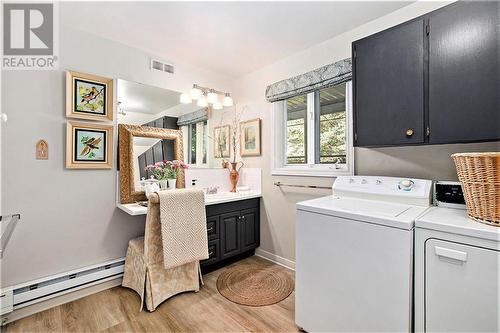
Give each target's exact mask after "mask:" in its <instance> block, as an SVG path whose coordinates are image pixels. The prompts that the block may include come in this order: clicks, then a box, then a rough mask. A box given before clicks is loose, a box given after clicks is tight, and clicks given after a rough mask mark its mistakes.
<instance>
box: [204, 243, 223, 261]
mask: <svg viewBox="0 0 500 333" xmlns="http://www.w3.org/2000/svg"><path fill="white" fill-rule="evenodd" d="M219 244H220V243H219V240H218V239H216V240H213V241H209V242H208V259H205V260H203V261H202V262H201V265H202V266H206V265H210V264H212V263H214V262H216V261H218V260H219V257H220V246H219Z"/></svg>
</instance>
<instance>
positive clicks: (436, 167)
mask: <svg viewBox="0 0 500 333" xmlns="http://www.w3.org/2000/svg"><path fill="white" fill-rule="evenodd" d="M445 4H446V3H438V2H418V3H415V4H411V5H409V6H407V7H404V8H402V9H400V10H398V11H395V12H393V13H391V14H388V15H386V16H384V17H381V18H379V19H377V20H374V21H372V22H369V23H367V24H365V25H363V26H360V27H358V28H356V29H353V30H351V31H348V32H346V33H344V34H342V35H339V36H337V37H335V38H333V39H330V40H328V41H325V42H323V43H321V44H317V45H315V46H313V47H311V48H309V49H307V50H305V51H303V52H300V53H298V54H295V55H293V56H291V57H288V58H286V59H283V60H281V61H279V62H276V63H274V64H272V65H270V66H267V67H265V68H262V69H260V70H258V71H256V72H253V73H251V74H248V75H246V76H244V77H242V78H240V79H239V80H237V81H236V84H235V95H236V100H237V102H238V103H239V104H245V105H247V107H248V109H247V113H246V115H245V119H252V118H257V117H258V118H262V138H263V140H262V142H263V147H262V156H261V157H251V158H244V159H243V160H244V162H245V165H246V166H250V167H261V168H262V169H263V173H262V181H263V200H262V214H261V249H262V250H264V251H267V252H270V253H272V254H274V255H277V256H280V257H283V258H286V259H289V260H295V203H296V202H298V201H301V200H305V199H311V198H313V197H316V196H321V195H327V194H329V191H327V190H307V189H306V190H297V189H290V188H288V189H287V188H282V189H280V188H278V187H276V186H274V185H273V182H275V181H282V182H283V183H292V184H314V185H323V186H330V185H331V184H332V183H333V178H308V177H273V176H271V159H272V156H271V144H272V142H271V133H272V131H273V129H272V128H271V112H272V105H271V103H268V102H266V100H265V89H266V86H267V85H269V84H271V83H274V82H276V81H279V80H282V79H286V78H289V77H291V76H294V75H298V74H302V73H305V72H307V71H310V70H313V69H316V68H318V67H321V66H323V65H326V64H329V63H332V62H335V61H338V60H341V59H344V58H348V57H350V56H351V43H352V42H353V41H355V40H357V39H360V38H362V37H365V36H368V35H371V34H373V33H375V32H378V31H381V30H383V29H386V28H389V27H391V26H394V25H397V24H399V23H402V22H404V21H407V20H409V19H412V18H415V17H417V16H420V15H422V14H425V13H427V12H429V11H432V10H435V9H437V8H439V7H441V6H444V5H445ZM466 150H499V148H498V143H485V144H470V145H448V146H432V147H409V148H404V147H403V148H402V147H397V148H384V149H355V170H356V173H358V174H366V175H392V176H406V177H423V178H431V179H455V178H456V174H455V169H454V166H453V162H452V161H451V159H450V158H449V156H450V154H451V153H452V152H458V151H466Z"/></svg>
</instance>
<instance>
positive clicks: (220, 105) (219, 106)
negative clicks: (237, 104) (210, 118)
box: [212, 101, 222, 110]
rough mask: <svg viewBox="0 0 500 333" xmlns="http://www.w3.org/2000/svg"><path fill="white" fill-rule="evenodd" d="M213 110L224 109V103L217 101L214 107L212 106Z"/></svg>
mask: <svg viewBox="0 0 500 333" xmlns="http://www.w3.org/2000/svg"><path fill="white" fill-rule="evenodd" d="M212 108H213V109H214V110H220V109H222V103H221V102H219V101H217V102H215V103H214V105H212Z"/></svg>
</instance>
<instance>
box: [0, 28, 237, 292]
mask: <svg viewBox="0 0 500 333" xmlns="http://www.w3.org/2000/svg"><path fill="white" fill-rule="evenodd" d="M149 56H150V55H149V54H148V53H145V52H143V51H140V50H137V49H133V48H130V47H127V46H125V45H122V44H119V43H116V42H112V41H109V40H105V39H102V38H99V37H96V36H93V35H89V34H87V33H83V32H79V31H76V30H74V29H71V28H69V27H61V29H60V70H59V71H5V72H2V75H3V82H2V83H3V85H2V109H3V112H5V113H7V114H8V115H9V121H8V123H7V124H5V125H4V126H3V128H2V133H1V135H2V148H3V150H2V154H3V156H2V189H1V190H2V192H1V202H2V203H1V204H2V208H3V211H2V213H3V214H12V213H20V214H21V221H20V223H19V224H18V226H17V229H16V230H15V232H14V234H13V235H12V238H11V240H10V243H9V245H8V247H7V251H6V253H5V256H4V258H3V260H2V261H1V268H2V272H1V274H2V275H1V286H9V285H13V284H18V283H21V282H25V281H28V280H32V279H36V278H40V277H43V276H47V275H52V274H55V273H58V272H62V271H67V270H71V269H76V268H79V267H84V266H87V265H91V264H96V263H100V262H104V261H108V260H111V259H115V258H120V257H124V256H125V251H126V246H127V242H128V241H129V239H131V238H134V237H136V236H139V235H141V234H143V233H144V217H131V216H128V215H127V214H125V213H123V212H122V211H120V210H118V209H116V208H115V195H116V191H115V188H116V187H115V186H116V179H115V178H116V159H115V168H113V169H112V170H67V169H65V167H64V158H65V140H66V135H65V126H66V125H65V124H66V117H65V110H64V106H65V96H64V91H65V78H64V72H63V70H65V69H71V70H77V71H81V72H86V73H92V74H97V75H101V76H106V77H112V78H122V79H126V80H130V81H137V82H140V83H145V84H149V85H153V86H158V87H163V88H167V89H171V90H176V91H185V90H187V89H189V88H190V87H191V86H192V84H193V83H194V82H196V83H199V84H201V85H208V86H213V87H217V88H218V89H221V90H227V91H231V90H232V81H231V80H229V79H228V78H227V77H225V76H223V75H218V74H216V73H212V72H208V71H205V70H201V69H198V68H194V67H191V66H188V65H186V64H182V63H179V62H175V65H176V69H175V75H173V76H172V75H167V74H164V73H159V72H151V71H150V70H149ZM41 138H43V139H46V140H47V142H48V144H49V160H48V161H37V160H35V158H34V157H35V156H34V154H35V143H36V141H37V140H39V139H41ZM115 141H116V137H115Z"/></svg>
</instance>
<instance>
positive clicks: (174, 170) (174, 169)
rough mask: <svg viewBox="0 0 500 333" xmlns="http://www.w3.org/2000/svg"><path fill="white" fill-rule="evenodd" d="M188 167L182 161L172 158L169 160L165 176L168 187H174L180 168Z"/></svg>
mask: <svg viewBox="0 0 500 333" xmlns="http://www.w3.org/2000/svg"><path fill="white" fill-rule="evenodd" d="M188 168H189V166H188V165H187V164H186V163H184V162H183V161H179V160H173V161H172V162H170V170H169V172H168V176H167V180H168V188H169V189H174V188H176V187H177V177H178V176H179V173H180V172H181V171H182V170H184V169H188Z"/></svg>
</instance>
